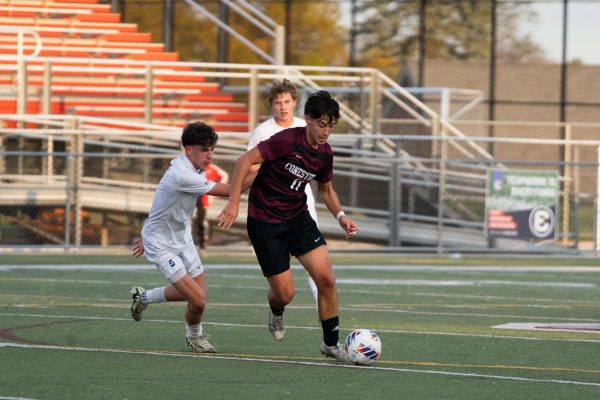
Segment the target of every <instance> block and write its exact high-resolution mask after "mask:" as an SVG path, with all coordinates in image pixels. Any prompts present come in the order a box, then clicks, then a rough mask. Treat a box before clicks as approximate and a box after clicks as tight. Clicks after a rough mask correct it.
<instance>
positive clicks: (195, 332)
mask: <svg viewBox="0 0 600 400" xmlns="http://www.w3.org/2000/svg"><path fill="white" fill-rule="evenodd" d="M173 286H174V287H175V289H177V291H178V292H179V293H180V294H181V295H182V296H183V297H185V298H186V300H187V307H186V310H185V322H186V342H187V345H188V347H190V348H191V349H192V350H194V351H196V352H199V353H216V352H217V350H216V349H215V348H214V347H213V346H212V345H211V344H210V343H209V342H208V340H207V339H206V336H205V335H204V332H203V331H202V315H203V314H204V309H205V307H206V283H205V280H204V274H200V275H199V276H197V277H195V278H192V277H191V276H190V275H188V274H185V275H184V276H183V277H182V278H181V279H179V280H178V281H177V282H174V283H173Z"/></svg>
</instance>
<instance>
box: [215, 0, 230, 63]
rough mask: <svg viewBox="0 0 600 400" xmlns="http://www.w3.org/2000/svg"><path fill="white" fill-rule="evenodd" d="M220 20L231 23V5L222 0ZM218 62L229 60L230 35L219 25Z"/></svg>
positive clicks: (227, 23)
mask: <svg viewBox="0 0 600 400" xmlns="http://www.w3.org/2000/svg"><path fill="white" fill-rule="evenodd" d="M219 20H220V21H221V22H223V23H224V24H225V25H229V6H228V5H227V4H225V3H223V2H222V1H221V2H219ZM217 62H218V63H227V62H229V35H228V34H227V32H226V31H225V29H223V28H221V27H219V30H218V36H217Z"/></svg>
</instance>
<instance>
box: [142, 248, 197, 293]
mask: <svg viewBox="0 0 600 400" xmlns="http://www.w3.org/2000/svg"><path fill="white" fill-rule="evenodd" d="M142 240H143V243H144V254H145V255H146V258H147V259H148V261H150V262H151V263H154V265H155V266H156V268H157V269H158V271H159V272H160V273H161V274H163V276H164V277H165V278H166V279H167V280H168V281H169V283H175V282H177V281H178V280H180V279H181V278H183V277H184V275H186V274H189V275H190V276H191V277H192V278H195V277H197V276H198V275H200V274H202V273H203V272H204V267H203V266H202V262H201V261H200V257H199V256H198V252H197V251H196V247H195V246H194V243H193V242H190V243H188V244H187V245H186V246H185V247H184V248H183V249H182V250H181V251H179V252H178V253H174V252H172V251H169V250H165V249H160V248H157V247H155V246H153V245H152V243H149V242H148V241H146V240H144V239H142Z"/></svg>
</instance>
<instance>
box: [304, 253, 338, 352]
mask: <svg viewBox="0 0 600 400" xmlns="http://www.w3.org/2000/svg"><path fill="white" fill-rule="evenodd" d="M298 260H299V261H300V263H301V264H302V266H304V268H305V269H306V271H307V272H308V273H309V274H310V275H311V276H312V278H313V279H314V281H315V283H316V284H317V288H318V293H319V296H318V304H319V318H320V319H321V328H322V329H323V342H322V343H321V346H320V351H321V354H323V355H325V356H326V357H332V358H335V359H336V360H338V361H344V360H345V355H344V352H343V350H342V347H341V346H340V345H339V333H340V332H339V331H340V327H339V324H340V322H339V316H338V298H337V289H336V287H335V276H334V274H333V269H332V267H331V262H330V261H329V253H328V252H327V247H326V246H325V245H322V246H320V247H317V248H316V249H314V250H311V251H310V252H308V253H306V254H303V255H301V256H299V257H298Z"/></svg>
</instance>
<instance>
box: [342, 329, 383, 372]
mask: <svg viewBox="0 0 600 400" xmlns="http://www.w3.org/2000/svg"><path fill="white" fill-rule="evenodd" d="M344 352H345V353H346V359H347V360H348V361H349V362H351V363H352V364H355V365H373V364H375V361H377V360H379V357H381V340H380V339H379V336H377V334H376V333H375V332H373V331H372V330H369V329H356V330H354V331H352V332H351V333H350V334H349V335H348V337H347V338H346V341H345V342H344Z"/></svg>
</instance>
